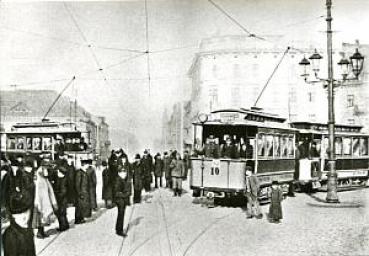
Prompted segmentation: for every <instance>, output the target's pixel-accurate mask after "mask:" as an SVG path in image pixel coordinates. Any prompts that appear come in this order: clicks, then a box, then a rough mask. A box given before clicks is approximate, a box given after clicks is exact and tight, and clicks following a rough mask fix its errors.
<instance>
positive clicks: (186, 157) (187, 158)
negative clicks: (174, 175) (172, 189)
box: [183, 150, 191, 180]
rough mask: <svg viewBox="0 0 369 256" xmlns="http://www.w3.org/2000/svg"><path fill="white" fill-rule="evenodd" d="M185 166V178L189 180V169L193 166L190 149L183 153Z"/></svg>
mask: <svg viewBox="0 0 369 256" xmlns="http://www.w3.org/2000/svg"><path fill="white" fill-rule="evenodd" d="M183 166H184V174H183V179H184V180H187V176H188V170H189V169H190V168H191V158H190V154H189V153H188V150H185V151H184V153H183Z"/></svg>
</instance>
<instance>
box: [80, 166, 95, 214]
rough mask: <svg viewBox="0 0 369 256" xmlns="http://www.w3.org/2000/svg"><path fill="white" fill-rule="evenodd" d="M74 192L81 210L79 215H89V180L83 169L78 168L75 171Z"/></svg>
mask: <svg viewBox="0 0 369 256" xmlns="http://www.w3.org/2000/svg"><path fill="white" fill-rule="evenodd" d="M76 192H77V205H76V207H79V209H80V212H81V215H82V216H81V217H83V218H89V217H91V215H92V213H91V200H90V181H89V178H88V175H87V173H86V172H85V171H83V170H81V169H79V170H77V172H76Z"/></svg>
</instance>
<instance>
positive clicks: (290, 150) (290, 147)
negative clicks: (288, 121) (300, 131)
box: [288, 136, 295, 157]
mask: <svg viewBox="0 0 369 256" xmlns="http://www.w3.org/2000/svg"><path fill="white" fill-rule="evenodd" d="M294 153H295V143H294V139H293V136H290V137H289V138H288V156H289V157H293V156H294Z"/></svg>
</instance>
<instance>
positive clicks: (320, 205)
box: [306, 194, 364, 208]
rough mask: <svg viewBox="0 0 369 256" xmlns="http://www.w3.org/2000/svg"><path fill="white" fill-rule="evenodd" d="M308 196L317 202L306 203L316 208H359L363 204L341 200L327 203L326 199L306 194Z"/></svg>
mask: <svg viewBox="0 0 369 256" xmlns="http://www.w3.org/2000/svg"><path fill="white" fill-rule="evenodd" d="M307 195H308V196H309V197H310V198H312V199H314V200H315V201H316V202H317V203H306V204H307V205H309V206H312V207H317V208H361V207H364V205H363V204H362V203H360V202H341V203H327V201H326V200H324V199H322V198H319V197H317V196H316V195H313V194H307Z"/></svg>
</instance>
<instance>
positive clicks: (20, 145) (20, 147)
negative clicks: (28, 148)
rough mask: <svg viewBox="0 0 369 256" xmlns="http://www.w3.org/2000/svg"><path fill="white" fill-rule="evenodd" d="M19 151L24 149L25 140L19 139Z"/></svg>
mask: <svg viewBox="0 0 369 256" xmlns="http://www.w3.org/2000/svg"><path fill="white" fill-rule="evenodd" d="M17 149H24V138H22V137H21V138H18V139H17Z"/></svg>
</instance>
